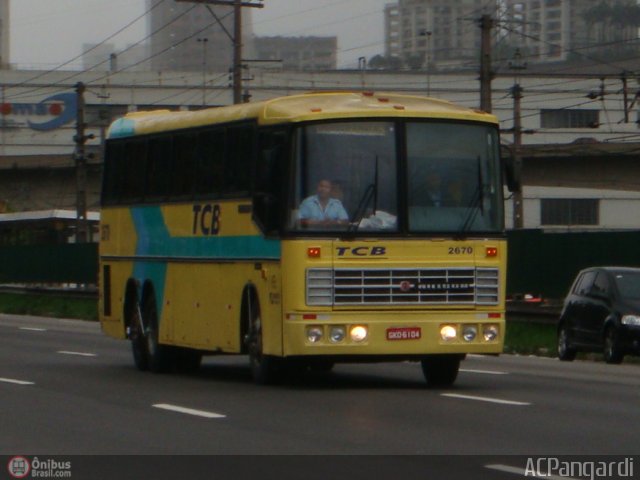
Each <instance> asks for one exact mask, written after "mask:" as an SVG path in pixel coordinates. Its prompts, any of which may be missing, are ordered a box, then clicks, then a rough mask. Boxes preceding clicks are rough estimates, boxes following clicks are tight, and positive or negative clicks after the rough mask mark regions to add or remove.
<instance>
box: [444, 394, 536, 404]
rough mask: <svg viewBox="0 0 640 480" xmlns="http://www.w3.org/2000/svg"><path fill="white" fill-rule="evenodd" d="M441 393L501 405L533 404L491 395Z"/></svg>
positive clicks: (451, 396)
mask: <svg viewBox="0 0 640 480" xmlns="http://www.w3.org/2000/svg"><path fill="white" fill-rule="evenodd" d="M440 395H441V396H443V397H450V398H461V399H463V400H476V401H478V402H489V403H499V404H501V405H516V406H526V405H531V404H530V403H528V402H515V401H513V400H502V399H501V398H491V397H476V396H474V395H460V394H458V393H441V394H440Z"/></svg>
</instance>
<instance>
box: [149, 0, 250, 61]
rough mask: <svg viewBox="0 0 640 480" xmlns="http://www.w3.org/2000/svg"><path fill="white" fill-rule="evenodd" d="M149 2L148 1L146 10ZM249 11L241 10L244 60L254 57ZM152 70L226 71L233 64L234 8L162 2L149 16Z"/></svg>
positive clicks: (150, 2)
mask: <svg viewBox="0 0 640 480" xmlns="http://www.w3.org/2000/svg"><path fill="white" fill-rule="evenodd" d="M152 3H153V2H152V1H151V0H147V4H148V9H151V6H152ZM251 10H252V9H251V8H243V9H242V30H243V35H242V37H243V40H242V43H243V49H244V57H245V58H253V55H254V50H253V29H252V26H251V17H252V15H251ZM148 19H149V20H148V22H149V34H150V42H151V55H152V58H151V70H153V71H200V70H202V69H204V70H206V71H209V72H227V71H229V69H230V68H231V67H232V64H233V42H232V40H231V38H230V37H229V35H233V31H234V29H233V27H234V17H233V7H226V6H210V5H205V4H203V3H200V4H197V3H189V2H184V3H183V2H180V3H178V2H174V1H171V2H164V3H162V4H160V5H158V6H156V7H155V8H153V9H151V11H150V13H149V16H148Z"/></svg>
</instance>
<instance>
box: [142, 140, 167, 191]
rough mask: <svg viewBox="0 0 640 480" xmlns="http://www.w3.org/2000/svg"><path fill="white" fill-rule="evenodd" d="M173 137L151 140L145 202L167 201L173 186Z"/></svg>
mask: <svg viewBox="0 0 640 480" xmlns="http://www.w3.org/2000/svg"><path fill="white" fill-rule="evenodd" d="M171 153H172V152H171V137H169V136H161V137H156V138H152V139H150V140H149V158H148V161H147V185H146V189H145V200H146V201H149V200H165V199H167V197H168V196H169V194H170V191H169V190H170V185H171V170H170V169H171V156H172V155H171Z"/></svg>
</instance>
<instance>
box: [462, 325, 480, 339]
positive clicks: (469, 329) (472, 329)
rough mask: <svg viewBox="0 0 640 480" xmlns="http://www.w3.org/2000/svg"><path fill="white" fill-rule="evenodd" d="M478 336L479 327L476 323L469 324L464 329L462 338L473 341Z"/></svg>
mask: <svg viewBox="0 0 640 480" xmlns="http://www.w3.org/2000/svg"><path fill="white" fill-rule="evenodd" d="M477 336H478V327H476V326H475V325H467V326H466V327H464V328H463V329H462V338H464V340H465V341H466V342H473V341H474V340H475V339H476V337H477Z"/></svg>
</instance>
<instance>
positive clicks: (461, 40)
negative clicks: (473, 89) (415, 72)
mask: <svg viewBox="0 0 640 480" xmlns="http://www.w3.org/2000/svg"><path fill="white" fill-rule="evenodd" d="M497 8H498V2H497V1H495V2H492V1H489V2H487V1H486V0H399V1H398V2H397V3H390V4H388V5H387V6H386V7H385V55H386V56H387V57H396V58H400V59H401V61H402V63H403V66H404V67H405V68H411V69H420V68H425V67H426V66H427V65H429V66H431V67H433V66H441V67H442V66H451V67H453V66H455V64H456V62H457V63H458V66H463V65H464V62H465V61H469V60H472V59H473V60H476V59H477V56H478V45H479V43H480V28H478V24H477V20H478V19H479V18H480V16H481V15H483V14H492V15H495V14H496V12H497Z"/></svg>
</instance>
